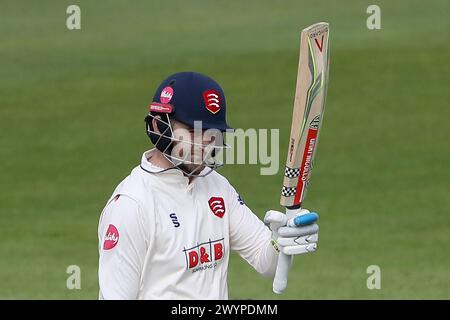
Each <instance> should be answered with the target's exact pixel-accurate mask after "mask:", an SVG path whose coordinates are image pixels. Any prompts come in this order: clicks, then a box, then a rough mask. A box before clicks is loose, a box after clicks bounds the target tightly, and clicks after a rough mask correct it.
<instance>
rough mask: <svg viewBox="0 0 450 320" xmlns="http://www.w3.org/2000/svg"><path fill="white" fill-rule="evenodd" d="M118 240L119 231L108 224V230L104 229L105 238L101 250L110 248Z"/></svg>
mask: <svg viewBox="0 0 450 320" xmlns="http://www.w3.org/2000/svg"><path fill="white" fill-rule="evenodd" d="M118 242H119V231H118V230H117V228H116V227H115V226H114V225H113V224H110V225H109V226H108V230H106V234H105V238H104V241H103V250H111V249H112V248H114V247H115V246H116V245H117V243H118Z"/></svg>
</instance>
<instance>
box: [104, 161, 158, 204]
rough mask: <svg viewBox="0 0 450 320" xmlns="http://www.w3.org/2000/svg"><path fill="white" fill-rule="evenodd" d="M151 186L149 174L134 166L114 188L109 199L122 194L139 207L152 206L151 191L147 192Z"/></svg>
mask: <svg viewBox="0 0 450 320" xmlns="http://www.w3.org/2000/svg"><path fill="white" fill-rule="evenodd" d="M151 188H152V181H151V179H150V175H148V174H145V172H144V171H143V170H142V169H141V168H140V166H137V167H135V168H134V169H133V170H132V171H131V172H130V174H129V175H128V176H127V177H126V178H125V179H123V180H122V182H121V183H120V184H119V185H118V186H117V188H116V189H115V190H114V192H113V194H112V196H111V199H113V198H114V197H115V196H117V195H124V196H126V197H128V198H130V199H131V200H133V201H134V202H136V203H137V204H138V205H139V206H141V207H144V208H145V207H149V206H150V207H151V206H153V193H152V192H149V190H151Z"/></svg>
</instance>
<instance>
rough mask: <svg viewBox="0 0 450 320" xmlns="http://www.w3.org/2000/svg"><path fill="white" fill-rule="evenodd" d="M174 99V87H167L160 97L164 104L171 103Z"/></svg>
mask: <svg viewBox="0 0 450 320" xmlns="http://www.w3.org/2000/svg"><path fill="white" fill-rule="evenodd" d="M172 97H173V89H172V87H165V88H164V89H163V91H161V96H160V97H159V100H160V101H161V102H162V103H169V102H170V100H172Z"/></svg>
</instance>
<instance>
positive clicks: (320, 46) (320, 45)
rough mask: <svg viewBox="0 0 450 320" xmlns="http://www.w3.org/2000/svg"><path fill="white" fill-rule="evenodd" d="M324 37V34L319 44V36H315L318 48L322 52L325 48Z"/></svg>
mask: <svg viewBox="0 0 450 320" xmlns="http://www.w3.org/2000/svg"><path fill="white" fill-rule="evenodd" d="M323 37H324V36H323V35H322V38H321V40H320V44H319V41H317V38H314V42H315V43H316V45H317V48H319V51H320V52H322V50H323Z"/></svg>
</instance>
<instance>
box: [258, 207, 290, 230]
mask: <svg viewBox="0 0 450 320" xmlns="http://www.w3.org/2000/svg"><path fill="white" fill-rule="evenodd" d="M264 223H265V224H266V225H269V226H270V229H272V230H274V231H276V230H277V229H278V228H279V227H281V226H284V225H286V223H287V217H286V215H285V214H284V213H282V212H280V211H275V210H269V211H267V212H266V215H265V217H264Z"/></svg>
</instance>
